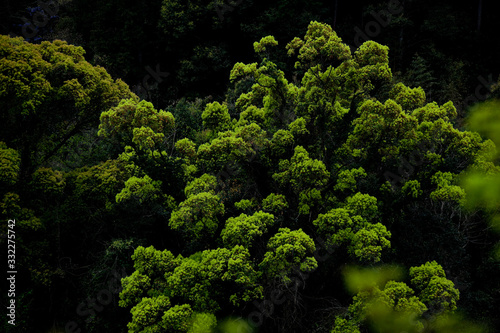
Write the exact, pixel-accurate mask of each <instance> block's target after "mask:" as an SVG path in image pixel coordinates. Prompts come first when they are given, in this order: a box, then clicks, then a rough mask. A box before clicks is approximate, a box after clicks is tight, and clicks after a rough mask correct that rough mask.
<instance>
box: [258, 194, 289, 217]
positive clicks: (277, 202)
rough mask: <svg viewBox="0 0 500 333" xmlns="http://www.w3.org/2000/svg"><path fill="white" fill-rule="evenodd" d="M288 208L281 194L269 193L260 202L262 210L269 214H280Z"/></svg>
mask: <svg viewBox="0 0 500 333" xmlns="http://www.w3.org/2000/svg"><path fill="white" fill-rule="evenodd" d="M286 208H288V202H287V201H286V197H285V196H284V195H283V194H276V193H271V194H269V195H268V196H267V197H266V198H264V199H263V200H262V209H264V210H266V211H268V212H271V213H275V214H276V213H282V212H283V210H285V209H286Z"/></svg>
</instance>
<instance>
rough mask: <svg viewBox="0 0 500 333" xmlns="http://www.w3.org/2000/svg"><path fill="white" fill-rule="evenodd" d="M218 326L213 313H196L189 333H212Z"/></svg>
mask: <svg viewBox="0 0 500 333" xmlns="http://www.w3.org/2000/svg"><path fill="white" fill-rule="evenodd" d="M215 326H217V318H215V316H214V315H213V314H211V313H195V314H194V315H193V318H192V322H191V326H190V328H189V331H188V333H212V332H213V329H214V328H215Z"/></svg>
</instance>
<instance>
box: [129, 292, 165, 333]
mask: <svg viewBox="0 0 500 333" xmlns="http://www.w3.org/2000/svg"><path fill="white" fill-rule="evenodd" d="M168 308H170V300H169V299H168V297H166V296H158V297H154V298H143V299H142V300H141V302H139V304H137V305H136V306H134V307H133V308H132V310H130V312H131V313H132V321H131V322H130V323H128V325H127V327H128V331H129V333H146V332H148V333H160V332H162V331H163V325H162V316H163V315H164V313H165V311H166V310H167V309H168Z"/></svg>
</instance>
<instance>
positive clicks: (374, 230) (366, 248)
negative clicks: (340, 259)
mask: <svg viewBox="0 0 500 333" xmlns="http://www.w3.org/2000/svg"><path fill="white" fill-rule="evenodd" d="M390 237H391V233H390V232H389V231H388V230H387V228H386V227H385V226H384V225H383V224H381V223H376V224H368V225H366V226H365V227H364V228H362V229H360V230H358V232H356V233H355V234H354V236H353V237H352V243H351V246H350V249H349V250H350V252H351V253H354V255H355V256H356V257H357V258H359V259H360V260H362V261H367V262H378V261H380V259H381V257H382V250H383V249H385V248H389V247H391V242H390V241H389V240H388V238H390Z"/></svg>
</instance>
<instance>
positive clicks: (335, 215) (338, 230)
mask: <svg viewBox="0 0 500 333" xmlns="http://www.w3.org/2000/svg"><path fill="white" fill-rule="evenodd" d="M358 220H359V218H355V220H354V221H353V219H352V218H351V214H350V212H349V210H347V209H345V208H335V209H332V210H330V211H329V212H328V213H326V214H319V215H318V218H317V219H316V220H314V221H313V224H314V225H315V226H316V227H317V228H318V232H319V233H320V235H326V236H328V237H329V238H328V243H329V244H331V245H334V246H335V245H340V244H342V243H343V242H345V241H349V240H350V239H351V238H352V232H353V229H354V228H355V227H356V225H355V223H356V222H357V221H358Z"/></svg>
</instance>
